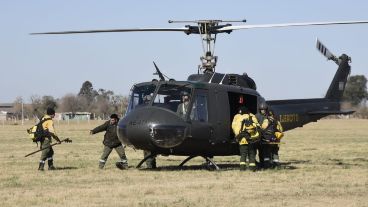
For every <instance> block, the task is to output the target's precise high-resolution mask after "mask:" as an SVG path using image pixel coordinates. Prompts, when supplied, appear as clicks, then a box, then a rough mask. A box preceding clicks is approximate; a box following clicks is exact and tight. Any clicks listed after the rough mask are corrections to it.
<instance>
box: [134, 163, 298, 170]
mask: <svg viewBox="0 0 368 207" xmlns="http://www.w3.org/2000/svg"><path fill="white" fill-rule="evenodd" d="M217 166H218V167H219V168H220V170H219V171H239V164H217ZM295 169H298V168H297V167H295V166H293V165H291V163H281V165H280V166H279V167H277V168H270V169H263V168H261V167H260V166H257V171H263V170H295ZM139 170H143V171H193V170H208V171H217V170H216V169H215V167H214V166H209V165H207V164H202V165H185V166H160V167H157V168H155V169H150V168H140V169H139Z"/></svg>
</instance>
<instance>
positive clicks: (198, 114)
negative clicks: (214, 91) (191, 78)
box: [190, 94, 208, 122]
mask: <svg viewBox="0 0 368 207" xmlns="http://www.w3.org/2000/svg"><path fill="white" fill-rule="evenodd" d="M190 119H191V120H195V121H200V122H207V121H208V113H207V96H206V95H201V94H198V95H196V97H195V100H194V102H193V106H192V111H191V113H190Z"/></svg>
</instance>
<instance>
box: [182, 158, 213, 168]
mask: <svg viewBox="0 0 368 207" xmlns="http://www.w3.org/2000/svg"><path fill="white" fill-rule="evenodd" d="M195 157H198V156H194V155H191V156H189V157H187V158H186V159H185V160H183V162H181V163H180V165H179V167H183V166H184V164H185V163H187V162H188V161H189V160H191V159H193V158H195ZM201 157H203V159H205V160H206V161H207V162H208V163H210V164H212V165H213V166H215V168H216V170H220V168H219V166H217V164H216V163H215V162H214V161H213V160H211V158H209V157H206V156H201Z"/></svg>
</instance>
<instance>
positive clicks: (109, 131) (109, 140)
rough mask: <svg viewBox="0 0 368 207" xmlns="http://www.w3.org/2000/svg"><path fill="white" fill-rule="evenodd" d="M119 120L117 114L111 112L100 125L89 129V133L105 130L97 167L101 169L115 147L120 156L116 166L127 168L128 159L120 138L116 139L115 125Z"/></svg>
mask: <svg viewBox="0 0 368 207" xmlns="http://www.w3.org/2000/svg"><path fill="white" fill-rule="evenodd" d="M118 122H119V117H118V115H117V114H112V115H111V116H110V120H109V121H106V122H105V123H104V124H102V125H101V126H98V127H96V128H94V129H92V130H91V131H90V134H96V133H99V132H102V131H106V133H105V135H104V140H103V144H104V150H103V153H102V155H101V158H100V162H99V168H100V169H103V168H104V166H105V163H106V161H107V158H108V157H109V155H110V153H111V151H112V150H113V149H115V151H116V152H117V153H118V155H119V157H120V161H118V162H116V167H118V168H119V169H121V170H123V169H127V168H128V160H127V157H126V155H125V150H124V147H123V145H122V144H121V142H120V140H119V139H118V135H117V133H116V129H117V125H118Z"/></svg>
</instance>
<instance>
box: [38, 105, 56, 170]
mask: <svg viewBox="0 0 368 207" xmlns="http://www.w3.org/2000/svg"><path fill="white" fill-rule="evenodd" d="M54 117H55V110H54V109H52V108H47V111H46V115H44V116H43V117H42V118H41V121H42V122H43V123H42V128H43V130H44V131H45V136H44V137H43V138H42V140H41V148H45V149H44V150H42V154H41V158H40V164H39V166H38V170H41V171H43V170H44V167H45V162H46V160H47V164H48V166H49V170H55V167H54V160H53V156H54V150H53V149H52V147H51V146H50V145H51V138H54V139H55V140H56V141H57V142H59V143H60V139H59V137H58V136H57V135H56V132H55V128H54V122H53V121H52V119H53V118H54Z"/></svg>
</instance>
